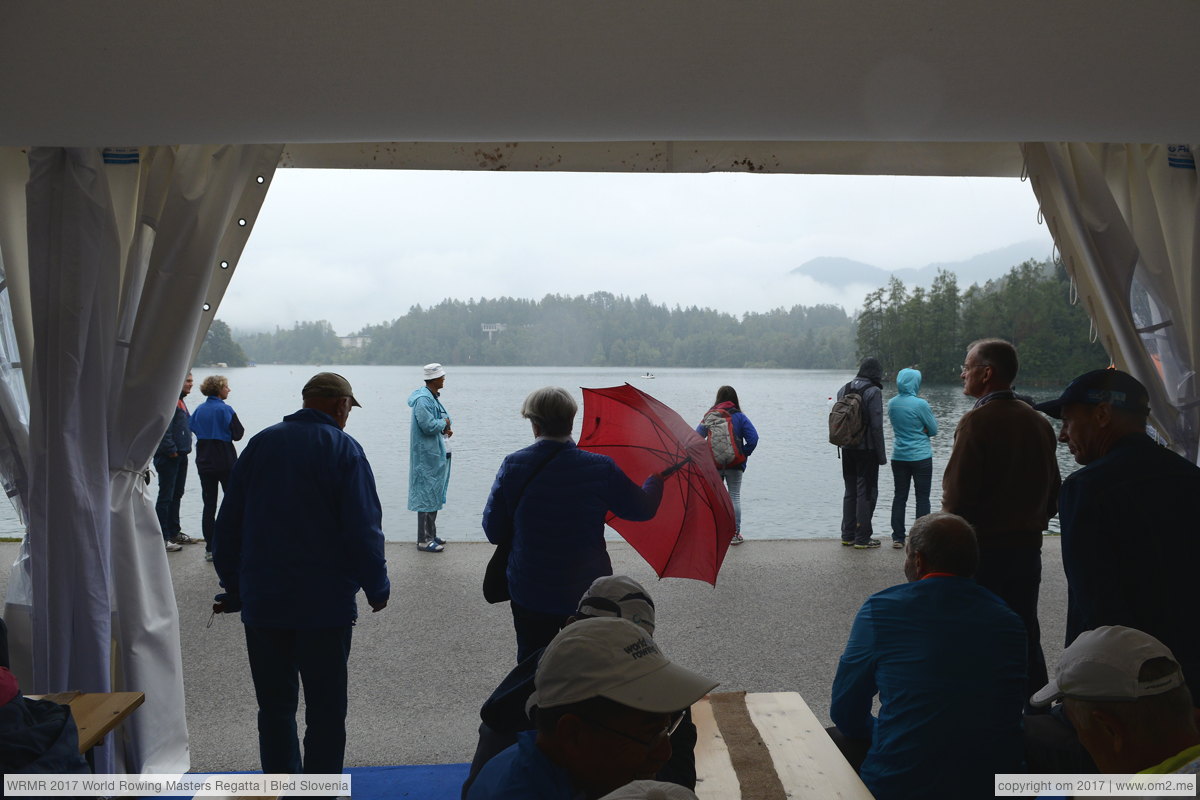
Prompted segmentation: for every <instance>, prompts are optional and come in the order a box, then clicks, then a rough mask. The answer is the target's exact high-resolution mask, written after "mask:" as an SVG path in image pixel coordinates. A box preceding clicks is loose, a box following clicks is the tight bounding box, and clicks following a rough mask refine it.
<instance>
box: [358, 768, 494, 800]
mask: <svg viewBox="0 0 1200 800" xmlns="http://www.w3.org/2000/svg"><path fill="white" fill-rule="evenodd" d="M470 767H471V765H470V764H427V765H416V766H411V767H349V768H348V769H347V770H346V771H347V772H349V773H350V776H351V778H350V786H351V789H352V790H353V792H354V800H392V798H412V800H458V798H459V795H460V793H461V792H462V784H463V781H465V780H466V779H467V771H468V770H469V769H470Z"/></svg>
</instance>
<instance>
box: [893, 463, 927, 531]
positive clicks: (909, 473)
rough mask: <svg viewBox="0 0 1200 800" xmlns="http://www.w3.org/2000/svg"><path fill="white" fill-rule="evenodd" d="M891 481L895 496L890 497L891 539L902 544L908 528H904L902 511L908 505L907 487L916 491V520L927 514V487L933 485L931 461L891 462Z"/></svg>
mask: <svg viewBox="0 0 1200 800" xmlns="http://www.w3.org/2000/svg"><path fill="white" fill-rule="evenodd" d="M892 479H893V480H894V481H895V484H896V489H895V494H893V495H892V539H893V540H894V541H897V542H903V541H904V537H905V535H906V534H907V533H908V528H906V527H905V526H904V509H905V507H906V506H907V505H908V486H909V483H910V482H911V483H912V484H913V485H914V486H915V487H916V489H917V518H920V517H923V516H925V515H926V514H928V513H929V487H930V485H931V484H932V483H933V459H932V458H923V459H921V460H920V461H895V460H893V461H892Z"/></svg>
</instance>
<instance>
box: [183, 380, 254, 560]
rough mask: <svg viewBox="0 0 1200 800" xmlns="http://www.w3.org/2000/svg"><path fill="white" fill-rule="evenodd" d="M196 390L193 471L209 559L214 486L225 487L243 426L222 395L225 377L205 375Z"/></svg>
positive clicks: (226, 394)
mask: <svg viewBox="0 0 1200 800" xmlns="http://www.w3.org/2000/svg"><path fill="white" fill-rule="evenodd" d="M200 394H202V395H204V397H205V398H206V399H205V401H204V402H203V403H201V404H200V405H199V406H197V407H196V410H195V411H193V412H192V419H191V428H192V433H194V434H196V472H198V473H200V494H201V497H203V499H204V512H203V515H202V516H201V519H200V528H201V530H202V531H204V559H205V560H206V561H212V540H213V528H214V527H215V524H216V519H217V487H218V486H220V487H221V491H225V488H226V486H227V485H228V483H229V476H230V474H231V473H232V472H233V465H234V463H235V462H236V461H237V449H236V448H235V447H234V446H233V443H234V442H237V441H241V438H242V436H244V435H245V433H246V429H245V428H243V427H242V422H241V420H239V419H238V415H237V412H236V411H234V410H233V409H232V408H231V407H230V406H229V404H228V403H226V402H225V398H227V397H229V381H228V380H227V379H226V378H225V376H224V375H209V376H208V377H207V378H205V379H204V382H203V383H201V384H200Z"/></svg>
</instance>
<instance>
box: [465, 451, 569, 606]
mask: <svg viewBox="0 0 1200 800" xmlns="http://www.w3.org/2000/svg"><path fill="white" fill-rule="evenodd" d="M563 449H564V448H561V447H560V448H558V449H556V450H555V451H554V452H553V453H551V454H550V457H549V458H547V459H545V460H544V461H542V463H541V464H538V466H537V469H535V470H534V471H533V472H532V473H530V475H529V478H528V479H526V481H525V485H524V486H522V487H521V491H520V492H518V493H517V496H516V499H514V500H512V501H511V505H512V512H513V516H514V517H515V516H516V514H517V504H518V503H520V502H521V497H522V496H523V495H524V494H525V489H527V488H528V487H529V484H531V483H532V482H533V479H534V478H535V477H537V474H538V473H539V472H541V471H542V468H543V467H545V466H546V465H547V464H549V463H550V462H551V461H553V460H554V457H555V456H556V455H558V454H559V453H561V452H562V451H563ZM511 554H512V539H509V540H508V541H507V542H498V543H497V544H496V550H495V552H493V553H492V557H491V558H489V559H488V563H487V568H486V569H485V570H484V571H483V599H484V600H487V601H488V602H489V603H493V604H494V603H504V602H506V601H508V600H511V599H512V596H511V595H510V594H509V593H508V557H509V556H510V555H511Z"/></svg>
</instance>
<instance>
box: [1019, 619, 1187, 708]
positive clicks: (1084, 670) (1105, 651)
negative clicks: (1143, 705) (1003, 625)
mask: <svg viewBox="0 0 1200 800" xmlns="http://www.w3.org/2000/svg"><path fill="white" fill-rule="evenodd" d="M1152 658H1169V659H1171V661H1174V662H1175V663H1176V665H1178V663H1179V662H1178V661H1177V660H1176V659H1175V656H1173V655H1172V654H1171V651H1170V650H1169V649H1167V646H1166V645H1165V644H1163V643H1162V642H1160V641H1159V640H1158V639H1155V638H1154V637H1153V636H1151V635H1150V634H1148V633H1143V632H1142V631H1139V630H1136V629H1134V628H1126V627H1124V626H1122V625H1110V626H1105V627H1103V628H1096V629H1095V630H1093V631H1085V632H1084V633H1081V634H1079V636H1078V637H1077V638H1076V639H1075V641H1074V642H1072V643H1071V646H1070V647H1068V648H1067V649H1066V650H1064V651H1063V654H1062V658H1060V659H1059V661H1058V669H1057V670H1055V673H1054V678H1053V679H1052V680H1051V681H1050V682H1049V683H1047V684H1046V685H1045V686H1043V687H1042V688H1041V689H1039V690H1038V692H1037V693H1036V694H1034V696H1033V697H1032V698H1030V700H1029V702H1030V704H1031V705H1034V706H1048V705H1050V704H1051V703H1053V702H1054V701H1055V700H1058V699H1059V698H1060V697H1070V698H1072V699H1074V700H1094V701H1098V702H1109V701H1133V700H1137V699H1138V698H1139V697H1149V696H1151V695H1156V694H1162V693H1163V692H1169V691H1171V690H1172V689H1174V688H1176V687H1177V686H1182V685H1183V671H1182V670H1176V671H1175V672H1173V673H1172V674H1170V675H1167V676H1166V677H1163V678H1155V679H1154V680H1148V681H1139V680H1138V673H1139V672H1141V670H1142V665H1143V664H1145V663H1146V662H1147V661H1149V660H1150V659H1152Z"/></svg>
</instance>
